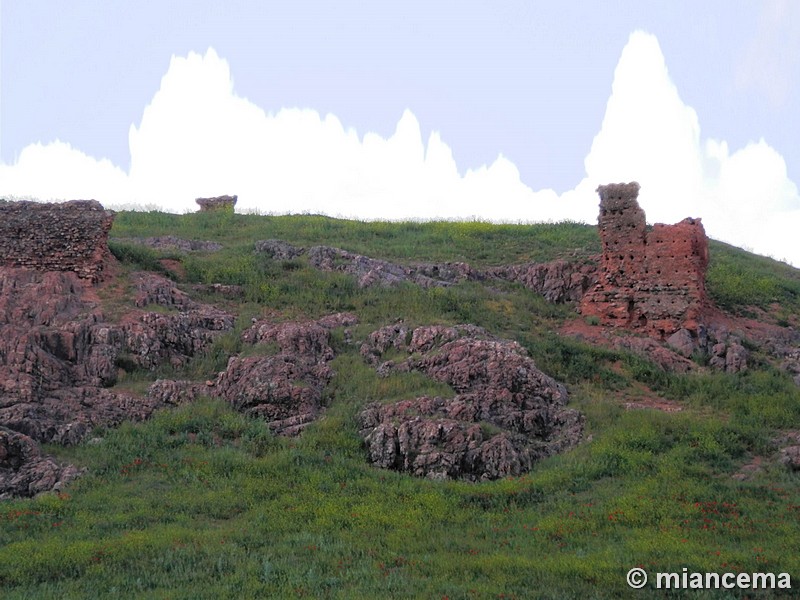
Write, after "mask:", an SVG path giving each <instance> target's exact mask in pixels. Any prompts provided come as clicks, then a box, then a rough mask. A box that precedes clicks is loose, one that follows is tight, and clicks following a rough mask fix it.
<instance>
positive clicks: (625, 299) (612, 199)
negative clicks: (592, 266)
mask: <svg viewBox="0 0 800 600" xmlns="http://www.w3.org/2000/svg"><path fill="white" fill-rule="evenodd" d="M597 191H598V193H599V195H600V215H599V217H598V228H599V232H600V240H601V243H602V248H603V256H602V262H601V269H600V277H599V281H598V283H597V285H596V286H595V287H594V288H593V289H591V290H590V291H589V292H588V293H587V294H586V295H585V296H584V297H583V299H582V301H581V313H582V314H584V315H585V316H595V317H597V318H599V320H600V322H601V323H603V324H605V325H612V326H617V327H626V328H629V329H635V330H636V329H638V330H640V331H642V332H643V333H647V334H648V335H651V336H653V337H657V338H659V339H665V338H666V337H668V336H670V335H671V334H672V333H674V332H675V331H677V330H678V329H681V328H685V329H688V330H689V331H697V329H698V326H699V325H700V321H701V319H702V314H703V311H704V310H705V309H706V308H707V306H708V297H707V295H706V289H705V273H706V268H707V266H708V238H706V234H705V230H704V229H703V225H702V223H701V222H700V219H684V220H683V221H681V222H680V223H677V224H675V225H663V224H660V223H659V224H656V225H654V226H653V228H652V229H651V230H650V231H648V228H647V225H646V223H645V214H644V211H643V210H642V209H641V207H640V206H639V203H638V201H637V197H638V194H639V184H638V183H636V182H633V183H619V184H610V185H601V186H600V187H599V188H597Z"/></svg>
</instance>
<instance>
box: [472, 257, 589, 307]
mask: <svg viewBox="0 0 800 600" xmlns="http://www.w3.org/2000/svg"><path fill="white" fill-rule="evenodd" d="M484 275H485V277H487V278H490V279H504V280H506V281H515V282H517V283H520V284H522V285H523V286H525V287H526V288H528V289H529V290H531V291H534V292H536V293H537V294H541V295H542V296H544V297H545V299H546V300H548V301H549V302H555V303H559V304H561V303H565V302H579V301H580V300H581V298H583V296H584V294H585V293H586V291H587V290H588V289H590V288H591V287H592V286H593V285H595V284H596V283H597V267H596V266H594V265H592V264H582V263H577V262H568V261H565V260H555V261H552V262H547V263H527V264H522V265H506V266H501V267H492V268H489V269H487V270H486V271H484Z"/></svg>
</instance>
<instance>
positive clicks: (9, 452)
mask: <svg viewBox="0 0 800 600" xmlns="http://www.w3.org/2000/svg"><path fill="white" fill-rule="evenodd" d="M78 475H80V472H79V470H78V469H77V468H76V467H74V466H72V465H59V464H58V463H57V462H56V461H55V459H53V458H52V457H50V456H44V455H42V452H41V450H40V449H39V445H38V444H37V443H36V442H35V441H33V440H32V439H31V438H30V437H28V436H27V435H24V434H22V433H19V432H17V431H12V430H10V429H6V428H5V427H0V500H6V499H8V498H14V497H23V498H29V497H32V496H35V495H37V494H40V493H42V492H47V491H50V490H59V489H61V487H62V486H64V485H65V484H67V483H69V482H70V481H72V480H73V479H75V478H76V477H78Z"/></svg>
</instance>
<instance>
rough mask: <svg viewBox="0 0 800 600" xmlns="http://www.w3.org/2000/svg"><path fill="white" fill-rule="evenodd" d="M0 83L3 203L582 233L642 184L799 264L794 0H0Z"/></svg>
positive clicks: (711, 227)
mask: <svg viewBox="0 0 800 600" xmlns="http://www.w3.org/2000/svg"><path fill="white" fill-rule="evenodd" d="M0 86H1V87H0V145H1V146H0V194H4V195H12V196H17V197H19V196H23V197H24V196H31V197H36V198H40V199H42V200H47V199H68V198H96V199H98V200H100V201H102V202H104V203H105V204H106V205H111V206H124V205H128V206H130V205H131V203H133V204H134V205H138V206H141V205H146V204H155V205H157V206H159V207H161V208H163V209H165V210H171V211H173V212H183V211H186V210H192V208H193V207H194V204H193V199H194V198H195V197H196V196H210V195H216V194H221V193H236V194H239V205H238V208H239V209H241V210H253V209H255V210H258V211H261V212H273V213H287V212H320V213H325V214H329V215H333V216H342V217H353V218H365V219H403V218H413V219H430V218H459V219H465V218H467V219H468V218H481V219H487V220H493V221H525V222H531V221H543V220H563V219H574V220H580V221H584V222H593V221H594V220H595V219H596V216H597V195H596V194H595V191H594V190H595V189H596V187H597V185H598V184H603V183H609V182H612V181H631V180H637V181H639V182H640V184H641V186H642V187H641V189H642V191H641V193H640V202H641V204H642V207H643V208H644V209H645V211H646V213H647V216H648V220H650V221H651V222H675V221H678V220H681V219H683V218H685V217H687V216H692V217H700V218H702V219H703V223H704V224H705V227H706V230H707V231H708V233H709V235H711V236H712V237H715V238H717V239H721V240H724V241H729V242H731V243H734V244H737V245H739V246H743V247H746V248H748V249H752V250H754V251H756V252H759V253H762V254H767V255H771V256H774V257H775V258H778V259H786V260H789V261H791V262H792V263H793V264H795V265H800V246H798V245H797V244H796V237H797V231H800V191H798V186H797V182H800V144H799V143H798V139H800V117H798V110H797V106H800V0H761V1H758V0H701V1H698V0H692V1H682V0H659V1H655V0H652V1H643V0H637V1H632V0H608V1H605V2H594V1H592V2H590V1H584V2H578V1H565V2H556V1H550V2H540V1H534V0H525V1H521V0H507V1H497V2H489V1H488V0H481V1H477V0H458V1H453V0H438V1H432V0H427V1H424V2H423V1H417V0H408V1H403V2H389V1H386V0H382V1H373V2H364V1H361V2H355V1H352V0H344V1H340V2H336V3H333V2H327V1H321V0H320V1H316V2H309V1H302V0H298V1H293V2H286V1H284V2H252V1H251V2H243V1H236V0H233V1H229V2H224V3H222V2H209V1H207V0H191V1H185V0H170V1H165V0H159V1H154V0H139V1H137V2H133V1H125V2H123V1H114V2H109V1H107V0H104V1H99V0H73V1H71V2H61V1H58V2H57V1H54V0H0ZM301 109H302V110H301ZM328 115H330V116H328Z"/></svg>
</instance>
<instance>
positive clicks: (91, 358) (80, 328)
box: [0, 268, 233, 493]
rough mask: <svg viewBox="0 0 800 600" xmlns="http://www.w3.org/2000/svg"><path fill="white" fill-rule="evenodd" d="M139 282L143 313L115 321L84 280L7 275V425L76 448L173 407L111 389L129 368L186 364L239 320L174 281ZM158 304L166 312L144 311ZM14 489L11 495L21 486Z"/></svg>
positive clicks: (2, 418)
mask: <svg viewBox="0 0 800 600" xmlns="http://www.w3.org/2000/svg"><path fill="white" fill-rule="evenodd" d="M132 283H133V286H134V288H135V290H136V293H135V299H134V301H135V304H136V305H137V306H139V307H141V308H140V309H133V310H131V312H130V313H128V314H127V315H125V317H123V319H122V321H121V322H120V323H108V322H106V321H105V319H104V317H103V314H102V311H101V310H100V304H99V300H98V299H97V296H96V291H95V290H94V289H93V288H92V287H90V286H89V284H88V283H87V282H86V281H85V280H83V279H81V278H80V277H78V275H77V274H75V273H71V272H63V271H47V272H40V271H32V270H28V269H19V268H18V269H13V268H2V269H0V426H2V427H5V428H6V429H8V430H10V431H13V432H16V433H19V434H22V435H24V436H27V438H30V440H32V441H31V443H41V442H47V443H59V444H75V443H78V442H80V441H81V440H83V439H84V438H85V437H86V436H87V435H88V434H89V433H90V432H91V431H92V429H93V428H95V427H113V426H116V425H118V424H120V423H121V422H123V421H125V420H141V419H145V418H147V417H148V416H149V415H150V414H152V412H153V411H154V410H156V409H157V408H159V407H161V406H164V405H165V403H168V402H171V400H170V399H169V398H166V397H163V396H162V397H159V396H156V395H152V396H147V397H144V398H142V397H137V396H134V395H132V394H128V393H121V392H117V391H113V390H110V389H107V388H108V387H109V386H112V385H113V384H114V383H115V382H116V380H117V376H118V372H119V369H120V366H123V367H129V368H131V367H137V368H148V369H155V368H157V367H159V366H161V365H163V364H172V365H176V366H180V365H183V364H185V363H186V362H187V361H188V360H190V359H191V357H193V356H195V355H196V354H198V353H200V352H202V351H204V350H205V348H206V347H207V346H208V344H210V343H211V342H212V341H213V340H214V338H215V337H216V335H218V334H219V333H220V332H222V331H225V330H227V329H230V328H232V327H233V316H232V315H230V314H228V313H225V312H223V311H220V310H218V309H215V308H213V307H210V306H207V305H202V304H199V303H196V302H194V301H192V300H191V299H190V298H189V297H188V295H186V294H185V293H183V292H182V291H180V290H179V289H177V287H176V286H175V284H174V283H172V282H171V281H169V280H168V279H166V278H163V277H160V276H158V275H151V274H144V273H142V274H134V275H132ZM152 306H158V307H159V309H160V311H159V312H153V311H148V310H143V309H144V308H146V307H152ZM129 363H130V364H129ZM15 439H17V438H15ZM15 443H17V442H15ZM19 443H22V442H19ZM25 443H26V444H27V443H28V442H27V441H26V442H25ZM26 452H27V451H26ZM24 455H25V456H31V457H32V458H31V460H34V459H35V462H36V463H37V464H38V463H42V464H46V463H47V461H48V460H50V459H47V458H46V457H44V458H42V457H39V456H38V454H36V453H33V454H31V453H30V452H27V453H25V454H24ZM42 461H44V462H42ZM53 464H54V463H53ZM37 468H38V467H37ZM47 468H48V469H50V471H52V469H51V468H50V467H47ZM22 473H23V475H24V477H28V475H25V473H28V471H22ZM18 475H19V474H17V475H13V477H14V478H17V477H18ZM23 475H19V477H22V476H23ZM56 479H58V477H56ZM51 480H52V477H49V476H48V477H44V476H42V477H41V478H39V479H37V481H40V482H44V481H51ZM15 481H17V479H15ZM20 481H21V480H20ZM25 481H27V479H25ZM31 481H32V480H31ZM14 485H15V486H16V487H14V489H13V490H11V491H9V492H8V493H17V492H15V491H14V490H16V489H21V488H19V486H18V485H17V484H16V483H15V484H14ZM37 485H39V484H37ZM41 485H43V484H41ZM34 487H35V486H34ZM31 489H33V488H31ZM36 489H37V490H39V487H36ZM0 493H3V492H0Z"/></svg>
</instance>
